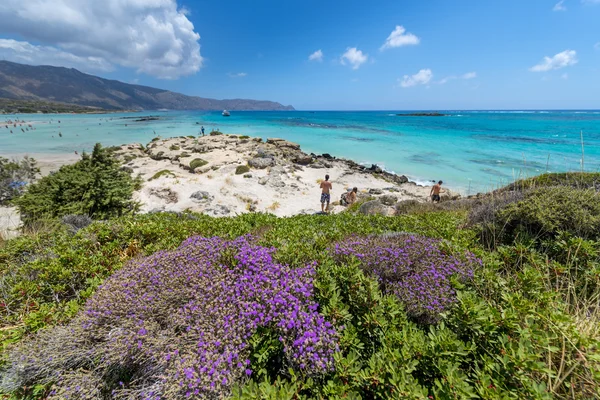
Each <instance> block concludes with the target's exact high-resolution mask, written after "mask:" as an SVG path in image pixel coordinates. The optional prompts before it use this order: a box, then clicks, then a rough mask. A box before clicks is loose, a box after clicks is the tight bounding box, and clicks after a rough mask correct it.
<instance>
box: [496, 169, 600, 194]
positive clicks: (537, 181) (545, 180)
mask: <svg viewBox="0 0 600 400" xmlns="http://www.w3.org/2000/svg"><path fill="white" fill-rule="evenodd" d="M548 186H570V187H574V188H577V189H596V190H597V189H598V188H600V172H595V173H592V172H564V173H549V174H542V175H538V176H536V177H533V178H528V179H522V180H519V181H517V182H515V183H512V184H510V185H508V186H506V187H505V188H502V189H500V191H512V190H527V189H533V188H539V187H548Z"/></svg>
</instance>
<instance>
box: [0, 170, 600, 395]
mask: <svg viewBox="0 0 600 400" xmlns="http://www.w3.org/2000/svg"><path fill="white" fill-rule="evenodd" d="M544 179H547V182H549V184H541V183H540V184H536V185H531V186H530V185H527V186H525V185H522V186H521V188H522V189H519V190H506V191H503V192H498V193H494V194H493V195H490V196H487V197H484V198H479V199H469V200H466V201H461V202H456V203H453V202H448V203H447V204H444V203H442V204H441V205H440V206H439V207H435V206H431V207H429V206H426V207H422V208H416V206H415V205H408V204H407V205H406V206H407V207H406V209H404V211H403V212H404V213H403V214H402V215H399V216H396V217H381V216H363V215H357V214H353V213H343V214H338V215H329V216H312V215H308V216H296V217H291V218H277V217H275V216H273V215H268V214H260V213H251V214H245V215H240V216H237V217H230V218H212V217H208V216H205V215H199V214H193V213H183V214H175V213H157V214H150V215H137V216H136V215H123V216H118V217H117V216H115V217H113V218H110V219H108V220H106V221H95V222H92V221H91V220H89V219H86V218H85V217H82V218H80V219H78V218H76V217H73V216H70V217H68V218H65V219H64V220H63V222H60V223H58V222H57V223H55V224H53V225H50V226H49V227H48V228H47V229H45V230H38V231H37V232H35V234H29V235H24V236H22V237H20V238H17V239H12V240H9V241H6V242H5V243H3V244H2V245H1V247H0V266H2V267H0V317H1V318H0V339H1V340H2V345H3V349H4V351H3V355H4V358H3V361H2V362H3V364H2V367H1V368H2V371H1V375H0V376H1V380H0V390H1V391H3V392H4V393H5V395H6V398H12V399H25V398H27V399H42V398H50V399H53V398H56V399H58V398H61V399H62V398H106V399H108V398H121V399H138V398H165V399H178V398H188V397H189V398H234V399H256V398H266V399H314V398H322V399H325V398H330V399H337V398H349V399H358V398H367V399H387V398H407V399H426V398H432V399H467V398H485V399H555V398H556V399H567V398H569V399H593V398H598V397H599V396H600V347H599V346H600V341H599V339H600V328H599V326H600V325H599V323H600V318H599V317H600V309H599V307H600V245H599V242H598V226H597V225H596V224H597V223H598V222H597V221H598V219H599V218H600V208H599V207H597V206H596V205H595V204H597V203H598V201H597V200H596V199H597V196H598V192H596V191H595V190H593V189H590V187H589V186H588V184H587V183H586V184H585V185H584V186H579V185H571V184H569V183H567V182H565V181H564V180H561V178H560V177H552V176H548V177H547V178H544ZM585 179H588V178H585ZM590 179H591V178H590ZM569 182H571V181H570V180H569ZM27 194H29V192H28V193H27ZM411 207H412V208H411ZM90 222H91V224H90ZM67 224H68V225H67ZM88 224H89V225H88Z"/></svg>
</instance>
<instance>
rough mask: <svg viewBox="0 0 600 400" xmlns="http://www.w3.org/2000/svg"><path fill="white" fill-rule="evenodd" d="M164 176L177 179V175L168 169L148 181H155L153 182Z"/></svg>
mask: <svg viewBox="0 0 600 400" xmlns="http://www.w3.org/2000/svg"><path fill="white" fill-rule="evenodd" d="M163 176H167V177H175V174H174V173H173V172H171V171H169V170H168V169H163V170H161V171H158V172H157V173H155V174H154V175H152V178H150V179H148V181H153V180H155V179H158V178H160V177H163Z"/></svg>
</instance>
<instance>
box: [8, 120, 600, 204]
mask: <svg viewBox="0 0 600 400" xmlns="http://www.w3.org/2000/svg"><path fill="white" fill-rule="evenodd" d="M442 112H443V113H445V114H447V116H444V117H413V116H397V115H396V114H397V113H396V112H391V111H368V112H367V111H365V112H341V111H340V112H324V111H319V112H307V111H287V112H232V115H231V117H223V116H221V113H220V112H197V111H187V112H181V111H179V112H174V111H173V112H171V111H169V112H157V111H153V112H143V113H135V114H103V115H42V114H34V115H18V116H10V115H9V116H2V117H0V122H4V121H5V120H8V119H13V120H14V119H15V118H18V119H20V120H25V121H26V122H27V123H28V124H29V123H32V127H33V128H34V129H33V128H28V126H27V125H26V124H24V125H23V126H17V127H16V128H15V127H14V126H13V125H11V126H9V127H8V128H6V127H5V125H6V124H5V123H2V124H1V125H0V156H4V157H15V156H21V155H23V154H32V155H35V154H39V155H45V154H54V155H57V154H67V153H73V152H74V151H78V152H81V151H83V150H90V149H91V148H92V147H93V145H94V143H96V142H100V143H102V144H103V145H106V146H109V145H118V144H124V143H137V142H139V143H144V144H145V143H147V142H149V141H150V140H151V139H152V138H153V137H155V136H161V137H170V136H184V135H185V136H187V135H197V134H198V133H199V130H200V126H201V125H204V127H205V129H206V132H207V133H208V132H210V131H211V130H212V129H219V130H221V131H222V132H225V133H231V134H240V135H241V134H245V135H251V136H260V137H263V138H265V139H266V138H269V137H280V138H284V139H287V140H291V141H294V142H297V143H299V144H300V145H301V146H302V149H303V150H304V151H306V152H309V153H310V152H314V153H317V154H320V153H330V154H331V155H333V156H337V157H344V158H349V159H353V160H355V161H357V162H360V163H363V164H365V165H370V164H378V165H380V166H382V167H384V168H385V169H387V170H389V171H393V172H395V173H399V174H404V175H406V176H408V177H409V178H410V179H411V180H413V181H415V182H418V183H429V182H431V180H439V179H441V180H443V181H444V182H445V184H446V185H447V186H448V187H450V188H453V189H456V190H459V191H460V192H462V193H463V194H473V193H476V192H481V191H488V190H492V189H494V188H497V187H499V186H501V185H505V184H507V183H510V182H512V181H514V180H515V179H518V178H521V177H529V176H534V175H537V174H541V173H544V172H546V171H549V172H559V171H579V170H581V169H582V168H583V169H584V170H586V171H600V111H442ZM149 115H153V116H158V117H159V120H156V121H142V122H140V121H136V120H137V119H139V118H140V117H142V116H149ZM21 129H23V130H24V132H22V131H21ZM11 130H12V131H13V133H12V134H11V133H10V131H11ZM581 133H583V144H584V146H583V155H584V157H583V163H582V141H581ZM59 134H60V135H62V137H61V136H60V135H59Z"/></svg>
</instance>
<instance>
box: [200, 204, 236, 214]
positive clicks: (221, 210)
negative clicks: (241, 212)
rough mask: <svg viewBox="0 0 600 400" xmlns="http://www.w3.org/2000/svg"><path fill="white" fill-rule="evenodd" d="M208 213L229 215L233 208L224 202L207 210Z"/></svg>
mask: <svg viewBox="0 0 600 400" xmlns="http://www.w3.org/2000/svg"><path fill="white" fill-rule="evenodd" d="M206 212H207V213H210V214H213V215H214V216H221V215H228V214H229V213H231V210H230V209H229V208H228V207H227V206H224V205H223V204H217V205H216V206H214V208H209V209H207V210H206Z"/></svg>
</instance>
